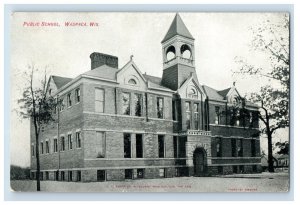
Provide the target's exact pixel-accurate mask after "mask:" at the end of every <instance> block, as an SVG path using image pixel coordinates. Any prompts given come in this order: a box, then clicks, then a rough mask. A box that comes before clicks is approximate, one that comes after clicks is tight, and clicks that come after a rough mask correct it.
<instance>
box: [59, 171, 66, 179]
mask: <svg viewBox="0 0 300 205" xmlns="http://www.w3.org/2000/svg"><path fill="white" fill-rule="evenodd" d="M60 180H61V181H65V172H64V171H61V172H60Z"/></svg>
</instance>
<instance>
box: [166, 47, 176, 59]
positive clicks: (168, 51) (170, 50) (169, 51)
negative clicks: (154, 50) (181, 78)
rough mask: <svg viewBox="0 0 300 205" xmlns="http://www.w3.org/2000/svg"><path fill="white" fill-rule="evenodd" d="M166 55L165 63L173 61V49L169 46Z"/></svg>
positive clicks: (174, 55) (174, 51) (174, 54)
mask: <svg viewBox="0 0 300 205" xmlns="http://www.w3.org/2000/svg"><path fill="white" fill-rule="evenodd" d="M166 55H167V61H170V60H172V59H174V58H175V57H176V50H175V47H174V46H170V47H169V48H168V49H167V51H166Z"/></svg>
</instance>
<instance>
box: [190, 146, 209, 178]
mask: <svg viewBox="0 0 300 205" xmlns="http://www.w3.org/2000/svg"><path fill="white" fill-rule="evenodd" d="M193 162H194V176H204V174H205V172H206V164H207V163H206V152H205V150H204V149H203V148H196V149H195V151H194V154H193Z"/></svg>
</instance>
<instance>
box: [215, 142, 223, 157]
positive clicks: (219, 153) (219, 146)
mask: <svg viewBox="0 0 300 205" xmlns="http://www.w3.org/2000/svg"><path fill="white" fill-rule="evenodd" d="M221 142H222V141H221V138H216V150H217V157H222V143H221Z"/></svg>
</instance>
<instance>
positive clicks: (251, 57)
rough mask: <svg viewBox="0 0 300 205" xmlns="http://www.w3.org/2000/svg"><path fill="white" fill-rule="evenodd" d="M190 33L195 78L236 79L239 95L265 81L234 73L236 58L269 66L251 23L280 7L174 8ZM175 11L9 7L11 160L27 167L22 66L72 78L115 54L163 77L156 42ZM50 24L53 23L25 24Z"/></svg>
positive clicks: (280, 135) (224, 82) (283, 135)
mask: <svg viewBox="0 0 300 205" xmlns="http://www.w3.org/2000/svg"><path fill="white" fill-rule="evenodd" d="M179 14H180V16H181V18H182V20H183V22H184V23H185V25H186V27H187V28H188V30H189V31H190V33H191V34H192V35H193V37H194V38H195V44H194V45H195V66H196V72H197V75H198V79H199V82H200V84H205V85H208V86H210V87H213V88H215V89H217V90H222V89H226V88H228V87H231V86H232V83H233V82H234V81H235V82H236V87H237V89H238V91H239V92H240V94H241V95H242V96H244V95H245V94H247V93H250V92H256V91H258V90H259V88H260V87H261V86H262V85H264V84H265V83H266V81H265V79H260V78H255V79H253V78H242V77H241V76H237V75H233V74H232V70H236V69H238V65H237V63H236V62H235V60H234V59H235V58H236V57H243V58H246V59H247V61H248V62H250V63H252V64H255V65H257V66H260V67H262V68H263V69H265V70H266V71H267V70H269V69H270V66H269V63H270V62H269V59H268V56H267V55H266V54H265V53H263V52H258V51H253V50H251V49H250V46H249V45H250V43H251V40H252V38H253V36H252V32H251V31H250V27H255V26H258V25H260V24H261V23H262V22H263V21H265V20H270V21H271V22H272V23H273V22H274V23H277V22H280V21H281V20H282V18H283V16H284V13H179ZM174 16H175V13H112V12H111V13H109V12H103V13H85V12H83V13H54V12H53V13H42V12H40V13H34V12H31V13H13V14H12V15H11V42H10V43H11V48H10V53H11V56H10V58H11V67H10V76H11V102H10V104H11V136H10V153H11V163H12V164H15V165H20V166H29V165H30V152H29V150H30V137H29V133H30V130H29V122H28V120H24V119H21V118H20V117H19V116H18V114H17V112H16V110H17V109H18V103H17V100H18V99H20V98H21V93H22V90H23V88H24V85H25V84H26V78H25V77H24V72H25V71H28V67H27V66H28V65H30V64H34V65H35V66H36V67H37V68H40V70H39V72H36V73H35V77H36V78H35V79H37V80H36V83H38V79H40V78H41V77H42V75H43V69H44V68H45V67H47V72H48V75H58V76H64V77H71V78H74V77H76V76H78V75H80V74H81V73H83V72H86V71H88V70H90V58H89V55H90V54H91V53H93V52H100V53H106V54H111V55H114V56H118V58H119V67H120V68H121V67H122V66H123V65H125V64H126V63H127V62H128V61H129V60H130V56H131V55H133V56H134V57H133V61H134V62H135V63H136V65H137V66H138V68H139V69H140V71H141V72H142V73H147V74H149V75H154V76H158V77H161V76H162V71H163V62H162V46H161V43H160V42H161V41H162V39H163V37H164V36H165V34H166V32H167V30H168V28H169V26H170V24H171V22H172V20H173V18H174ZM30 22H32V23H37V22H39V23H41V22H55V23H58V24H59V25H60V26H59V27H43V26H24V24H25V25H28V24H29V23H30ZM65 22H87V23H88V24H89V22H95V23H97V24H98V26H95V27H89V26H87V27H66V26H64V25H65ZM287 139H288V132H287V130H279V131H278V132H277V133H276V140H277V141H279V140H281V141H285V140H287ZM261 144H262V148H263V149H265V148H266V140H265V139H262V141H261Z"/></svg>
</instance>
